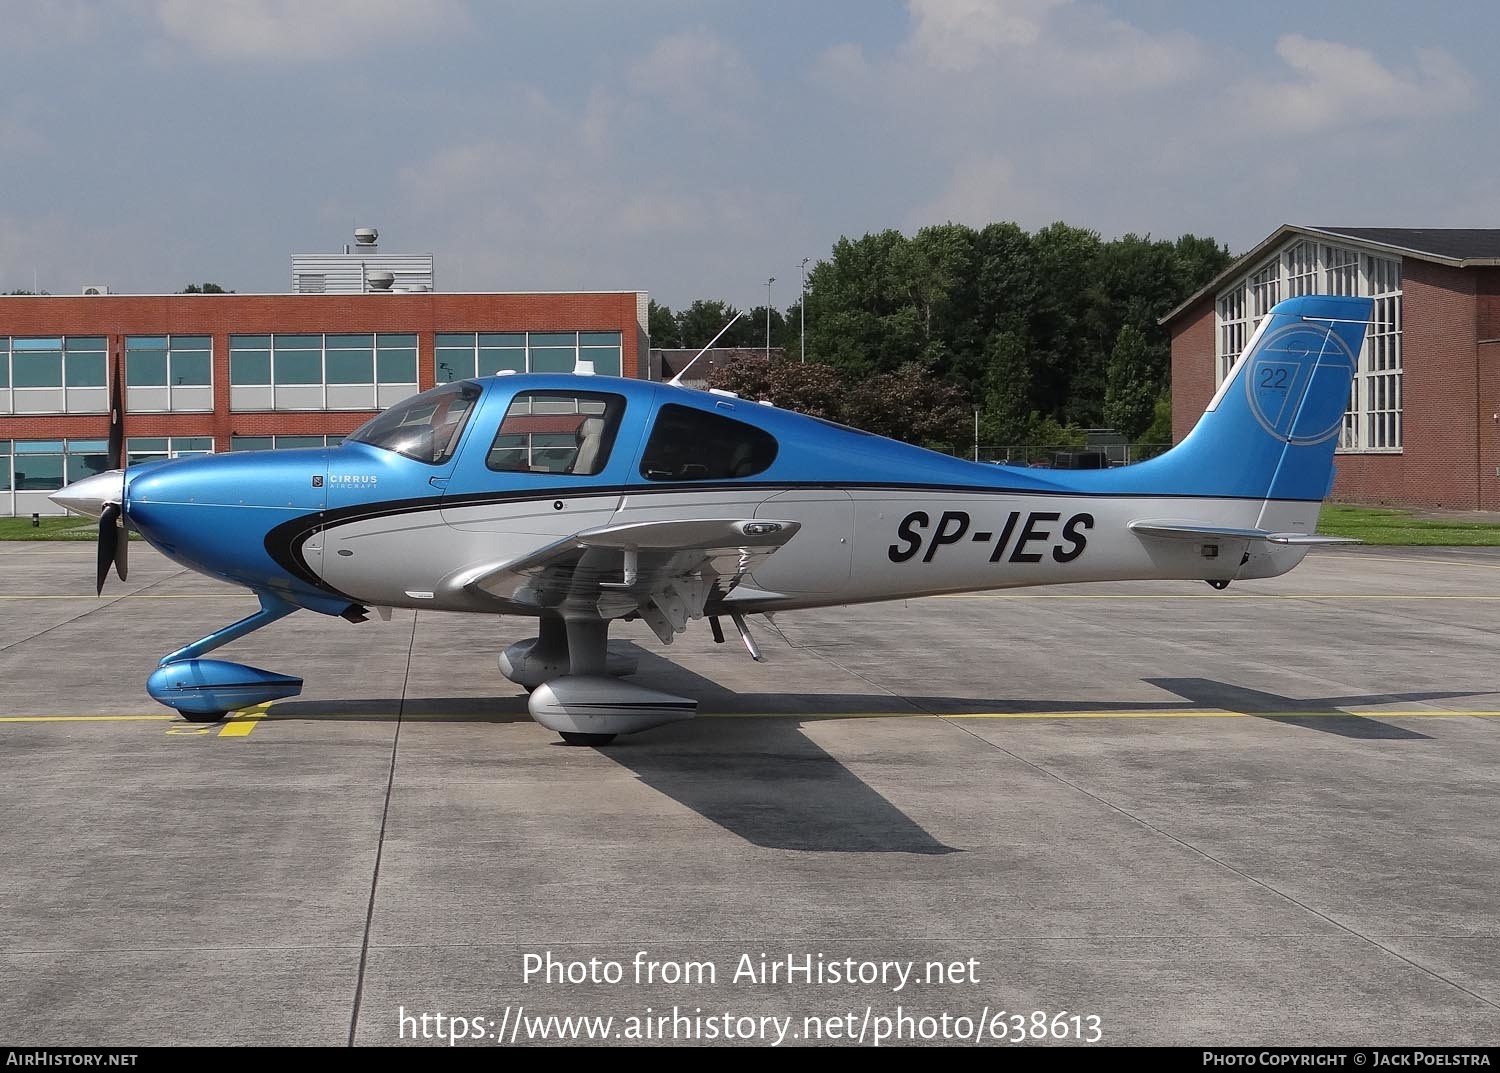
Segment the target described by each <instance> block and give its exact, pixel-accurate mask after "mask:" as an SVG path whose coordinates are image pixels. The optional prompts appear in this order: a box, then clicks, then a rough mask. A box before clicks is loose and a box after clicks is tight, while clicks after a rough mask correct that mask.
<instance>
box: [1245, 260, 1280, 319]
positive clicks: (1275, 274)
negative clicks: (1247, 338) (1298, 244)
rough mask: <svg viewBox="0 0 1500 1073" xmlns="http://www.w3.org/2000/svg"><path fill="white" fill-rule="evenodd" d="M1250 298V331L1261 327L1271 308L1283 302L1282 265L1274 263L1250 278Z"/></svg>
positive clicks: (1248, 288)
mask: <svg viewBox="0 0 1500 1073" xmlns="http://www.w3.org/2000/svg"><path fill="white" fill-rule="evenodd" d="M1247 290H1248V291H1249V297H1250V330H1251V331H1252V332H1253V331H1254V330H1255V329H1256V328H1259V327H1260V322H1261V321H1263V320H1265V319H1266V314H1268V313H1270V312H1271V307H1272V306H1274V305H1275V304H1276V303H1277V302H1279V301H1281V263H1280V261H1272V262H1271V263H1270V264H1268V265H1266V267H1264V268H1262V269H1261V270H1260V271H1259V272H1257V273H1255V275H1253V276H1251V277H1250V282H1249V285H1248V287H1247Z"/></svg>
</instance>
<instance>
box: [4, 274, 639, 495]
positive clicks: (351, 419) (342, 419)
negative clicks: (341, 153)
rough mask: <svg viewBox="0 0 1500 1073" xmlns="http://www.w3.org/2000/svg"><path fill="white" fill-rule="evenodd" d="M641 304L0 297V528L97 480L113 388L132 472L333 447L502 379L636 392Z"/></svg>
mask: <svg viewBox="0 0 1500 1073" xmlns="http://www.w3.org/2000/svg"><path fill="white" fill-rule="evenodd" d="M646 305H647V302H646V295H645V294H644V293H641V292H636V291H619V292H568V293H552V294H436V293H371V294H277V295H239V294H207V295H204V294H173V295H157V296H146V295H87V296H79V297H58V296H38V297H31V296H4V297H0V515H8V514H30V513H32V512H41V513H48V514H55V513H58V511H57V509H56V508H55V507H53V506H52V504H51V503H49V502H48V501H47V494H48V493H49V492H52V491H55V490H56V489H57V488H59V487H61V486H62V485H63V484H64V483H66V482H68V481H73V480H78V479H80V478H82V477H85V476H88V475H89V474H90V473H94V472H97V471H99V470H101V469H103V468H104V466H105V461H106V460H105V453H104V452H105V437H106V435H107V432H108V426H109V397H110V385H111V384H112V383H113V382H114V378H115V377H121V378H122V381H121V382H122V383H123V384H124V385H125V436H126V452H127V454H128V456H129V460H130V461H132V462H139V461H145V460H147V459H151V458H162V457H168V456H173V455H183V454H202V453H206V452H209V451H215V452H219V451H233V450H254V449H263V448H271V447H305V446H310V445H321V444H324V443H327V442H337V441H338V440H339V439H340V438H341V437H342V436H344V435H345V434H346V433H349V432H351V431H353V430H354V429H355V428H356V427H358V426H359V425H360V424H362V423H363V422H364V421H366V420H367V419H368V418H369V417H370V416H372V415H373V414H374V413H376V412H377V411H378V410H381V409H384V408H385V407H387V406H389V405H391V404H392V403H394V402H396V401H398V400H400V399H403V398H405V397H407V396H408V395H412V394H414V393H416V392H417V391H421V390H423V389H425V388H428V387H431V386H433V385H434V384H435V383H439V382H442V381H446V380H455V379H462V378H464V377H468V376H475V375H481V376H482V375H488V374H490V373H494V372H497V371H499V370H501V369H513V370H516V371H533V372H572V371H573V369H574V367H575V364H576V363H577V362H579V361H591V362H593V365H594V369H595V371H596V372H597V373H600V374H604V375H623V376H630V377H644V376H645V375H647V372H648V370H647V368H646V365H647V354H648V350H649V340H648V338H647V334H646Z"/></svg>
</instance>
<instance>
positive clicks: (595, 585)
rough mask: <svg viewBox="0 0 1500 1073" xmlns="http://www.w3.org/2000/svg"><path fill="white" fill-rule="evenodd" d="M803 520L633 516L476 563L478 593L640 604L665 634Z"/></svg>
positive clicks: (681, 626)
mask: <svg viewBox="0 0 1500 1073" xmlns="http://www.w3.org/2000/svg"><path fill="white" fill-rule="evenodd" d="M799 528H801V523H799V522H794V521H775V520H770V519H764V518H749V519H726V518H704V519H677V520H670V521H651V522H627V523H625V524H622V525H606V526H600V527H599V528H597V529H586V530H583V531H582V532H579V533H575V534H573V535H572V536H569V537H565V538H563V539H562V540H559V541H556V542H555V543H552V544H549V545H547V546H545V547H543V548H539V549H538V550H536V551H534V552H532V553H530V554H529V555H524V556H522V557H521V558H519V559H512V560H510V561H508V562H504V563H497V564H493V565H485V566H480V567H477V568H475V569H472V570H469V571H466V572H465V573H464V574H463V575H461V576H459V577H458V578H455V579H454V582H455V584H457V585H458V586H460V587H462V588H463V589H464V590H465V591H467V592H470V593H473V594H475V595H481V594H482V595H487V596H491V597H495V598H496V599H499V600H504V601H507V602H510V603H518V604H525V605H528V606H531V607H537V608H549V609H555V610H558V611H562V610H569V611H573V612H578V611H585V610H592V611H594V612H595V613H597V614H598V615H599V617H600V618H604V619H612V618H623V617H625V616H628V615H630V614H632V613H634V614H638V615H639V616H640V617H641V618H642V619H643V620H644V621H645V622H646V624H647V625H649V626H650V627H651V628H652V630H654V631H655V632H656V635H657V636H658V637H660V638H661V640H662V643H663V644H670V643H671V641H672V638H673V636H674V635H676V634H678V633H681V632H683V630H685V629H686V628H687V622H688V619H689V618H702V617H703V614H704V608H705V607H706V606H707V605H708V604H710V603H711V602H712V603H716V602H718V601H720V600H722V599H723V598H724V597H725V596H727V595H728V594H729V592H730V590H732V589H733V588H734V587H735V586H736V585H738V584H739V583H740V581H741V580H742V579H743V578H744V577H745V575H746V574H748V573H749V572H750V571H751V570H752V569H754V567H755V565H756V564H757V563H759V562H761V561H763V560H764V559H765V558H767V557H768V556H770V555H772V554H774V553H775V552H776V550H777V549H778V548H780V547H781V546H782V545H784V544H785V543H786V542H787V541H788V540H790V539H791V538H792V537H793V536H795V535H796V533H797V530H798V529H799Z"/></svg>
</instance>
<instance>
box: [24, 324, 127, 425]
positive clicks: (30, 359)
mask: <svg viewBox="0 0 1500 1073" xmlns="http://www.w3.org/2000/svg"><path fill="white" fill-rule="evenodd" d="M108 353H109V350H108V346H107V345H106V343H105V340H104V337H103V336H66V337H64V336H53V337H49V338H20V337H15V338H0V367H3V370H4V371H3V372H0V413H17V414H62V413H69V414H78V413H105V412H107V411H108V410H109V388H108V386H107V385H108V383H109V362H108V358H107V355H108Z"/></svg>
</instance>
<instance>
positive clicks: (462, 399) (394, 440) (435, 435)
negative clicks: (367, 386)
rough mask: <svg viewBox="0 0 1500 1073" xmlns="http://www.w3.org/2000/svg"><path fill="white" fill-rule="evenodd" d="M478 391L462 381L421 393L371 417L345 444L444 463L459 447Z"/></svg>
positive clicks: (466, 381)
mask: <svg viewBox="0 0 1500 1073" xmlns="http://www.w3.org/2000/svg"><path fill="white" fill-rule="evenodd" d="M481 390H482V389H481V388H480V386H479V385H478V384H476V383H474V382H473V381H471V380H461V381H459V382H458V383H456V384H443V385H441V386H440V387H435V388H432V389H431V390H430V391H424V392H422V394H420V395H414V396H412V397H411V398H409V399H407V400H406V401H405V402H398V403H397V404H396V405H395V406H392V407H391V408H390V409H389V410H387V411H386V412H385V413H383V414H380V415H379V416H378V417H372V418H371V419H370V420H368V421H366V422H365V423H364V424H363V425H360V426H359V428H357V429H355V430H354V431H353V432H352V433H350V434H349V435H348V436H345V437H344V442H345V443H368V444H369V445H370V446H371V447H383V448H385V449H386V450H387V451H395V452H396V453H397V454H402V455H405V456H406V457H407V458H415V459H416V460H417V461H418V462H427V463H430V464H432V465H436V464H437V463H439V462H446V461H448V459H450V458H452V457H453V452H454V451H455V450H456V449H457V448H458V439H459V436H460V435H462V434H463V430H464V425H465V423H467V421H468V419H469V414H471V413H472V412H473V411H474V403H475V402H476V401H477V400H478V399H479V394H480V391H481Z"/></svg>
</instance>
